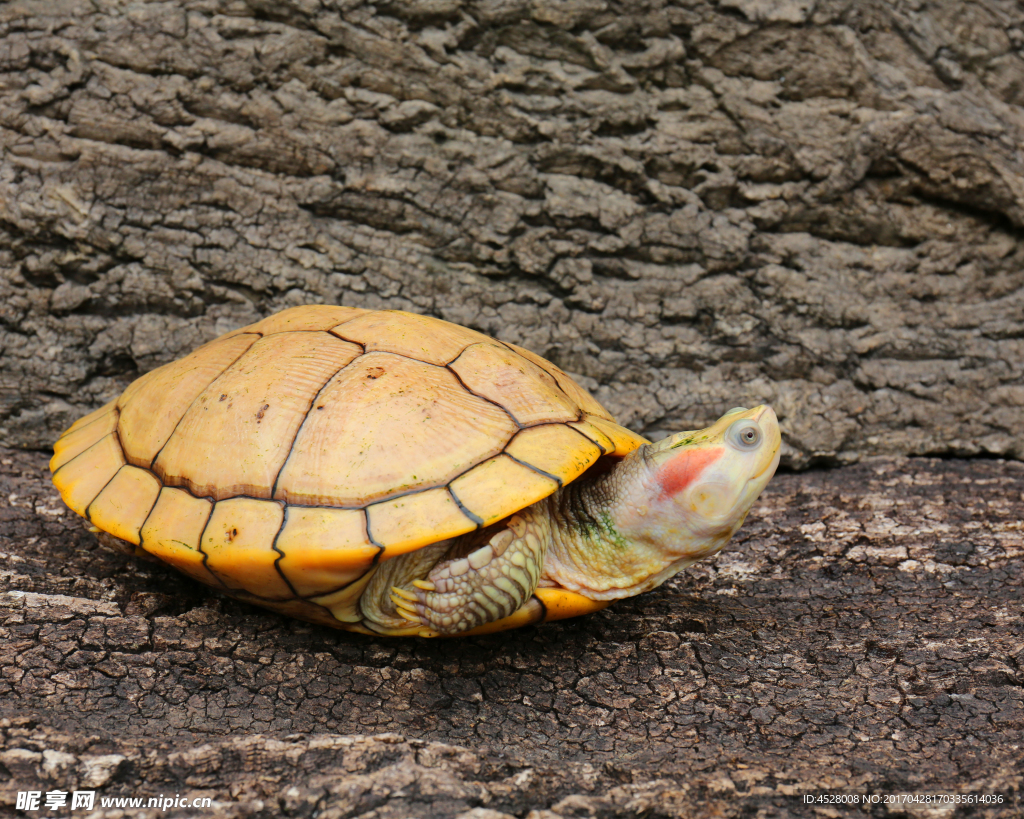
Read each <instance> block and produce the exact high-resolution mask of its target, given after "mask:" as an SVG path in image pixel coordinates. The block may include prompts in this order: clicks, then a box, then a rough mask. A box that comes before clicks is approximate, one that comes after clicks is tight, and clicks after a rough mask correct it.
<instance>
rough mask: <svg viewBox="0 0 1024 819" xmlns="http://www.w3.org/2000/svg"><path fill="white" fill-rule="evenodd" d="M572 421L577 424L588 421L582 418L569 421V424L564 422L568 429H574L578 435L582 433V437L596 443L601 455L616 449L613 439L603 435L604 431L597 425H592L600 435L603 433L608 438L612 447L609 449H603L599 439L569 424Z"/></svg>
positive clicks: (587, 422)
mask: <svg viewBox="0 0 1024 819" xmlns="http://www.w3.org/2000/svg"><path fill="white" fill-rule="evenodd" d="M572 423H577V424H581V423H586V424H589V423H590V422H589V421H587V420H586V419H584V420H583V421H575V422H572V421H570V422H569V424H566V426H567V427H569V429H575V430H576V432H578V433H579V434H580V435H582V436H583V437H584V438H586V439H587V440H588V441H590V443H592V444H596V445H597V448H598V449H600V450H601V454H602V455H610V454H611V453H612V452H614V451H615V450H616V449H617V447H616V446H615V441H612V439H611V438H609V437H608V436H607V435H604V433H603V432H601V430H600V429H598V427H594V429H596V430H597V431H598V432H600V433H601V434H602V435H604V437H605V438H608V440H609V441H611V444H612V449H610V450H608V449H605V448H604V444H602V443H601V442H600V441H595V440H594V439H593V438H591V437H590V436H589V435H587V433H585V432H583V431H582V430H579V429H576V427H574V426H571V424H572Z"/></svg>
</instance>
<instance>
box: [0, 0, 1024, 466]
mask: <svg viewBox="0 0 1024 819" xmlns="http://www.w3.org/2000/svg"><path fill="white" fill-rule="evenodd" d="M0 26H2V33H3V35H2V40H0V72H2V74H0V82H2V83H3V88H4V93H3V97H2V100H0V127H2V129H3V130H2V132H0V139H2V142H3V147H4V156H3V164H2V166H0V231H2V232H0V266H2V269H3V270H4V276H3V278H2V280H0V299H2V313H0V320H2V336H0V345H2V349H3V359H4V363H3V369H2V377H3V383H2V385H0V390H2V392H0V425H2V426H0V436H2V437H3V439H4V440H5V441H7V442H8V443H9V444H10V445H14V446H25V447H35V448H46V447H47V446H49V444H50V442H51V441H52V439H53V437H54V436H55V435H56V434H58V433H59V432H60V430H61V429H63V428H64V427H65V426H66V425H67V424H68V423H69V421H70V420H72V419H73V418H74V417H75V416H76V415H78V414H80V413H82V412H84V411H85V410H87V409H89V408H91V407H94V406H96V405H98V404H100V403H101V402H103V401H105V400H107V399H109V398H111V397H113V396H114V395H116V394H117V393H118V392H119V391H120V390H121V389H122V388H123V387H124V385H125V383H126V382H127V381H129V380H130V379H131V378H132V377H134V376H136V375H138V374H139V373H141V372H144V371H146V370H149V369H151V368H152V367H153V366H154V365H157V364H160V363H163V362H165V361H167V360H170V359H172V358H176V357H178V356H180V355H182V354H183V353H185V352H188V351H189V350H191V349H192V348H193V347H195V346H196V345H197V344H198V343H200V342H202V341H205V340H208V339H209V338H211V337H212V336H214V335H216V334H218V333H220V332H222V331H225V330H227V329H231V328H233V327H235V326H238V325H239V324H242V323H245V322H249V321H251V320H253V319H255V318H257V317H258V316H262V315H264V314H266V313H268V312H272V311H273V310H275V309H278V308H281V307H284V306H288V305H291V304H295V303H300V302H309V301H325V302H336V303H345V304H351V305H355V306H360V307H398V308H405V309H409V310H414V311H418V312H427V313H431V314H433V315H438V316H440V317H442V318H446V319H451V320H453V321H456V322H459V323H461V324H466V325H469V326H471V327H474V328H476V329H480V330H483V331H485V332H487V333H490V334H493V335H497V336H499V337H501V338H503V339H506V340H509V341H513V342H515V343H519V344H522V345H524V346H526V347H528V348H530V349H532V350H534V351H536V352H538V353H540V354H542V355H545V356H547V357H549V358H550V359H552V360H553V361H554V362H555V363H556V364H558V365H560V366H562V367H563V368H565V369H567V370H569V371H570V372H572V373H575V374H578V375H579V376H581V379H582V381H583V383H584V384H585V385H586V386H588V387H591V388H593V389H594V391H595V392H596V394H597V396H598V398H599V399H600V400H601V401H603V402H604V403H606V404H607V406H608V407H609V408H610V409H611V410H612V411H613V412H614V413H615V414H616V417H618V418H620V420H622V421H623V422H624V423H626V424H628V425H629V426H631V427H633V428H635V429H637V430H638V431H644V432H646V433H648V434H655V435H656V434H658V433H661V432H666V431H669V430H672V429H692V428H696V427H699V426H701V425H704V424H706V423H707V422H709V421H710V420H712V419H713V418H715V417H717V416H718V415H719V414H720V413H721V412H722V411H724V410H725V409H728V408H729V407H732V406H735V405H737V404H750V403H751V402H755V401H759V400H768V401H771V403H772V404H773V405H774V406H775V407H776V409H777V410H778V411H779V414H780V418H781V420H782V422H783V424H784V426H785V429H786V441H787V451H786V463H788V464H790V465H793V466H798V467H799V466H805V465H807V464H809V463H812V462H814V461H815V460H817V461H820V462H825V463H834V462H848V461H852V460H856V459H857V458H859V457H861V456H863V455H879V454H957V455H972V454H985V453H989V454H998V455H1005V456H1010V457H1016V458H1020V457H1024V443H1022V441H1024V436H1022V432H1021V424H1020V418H1021V416H1022V413H1024V377H1022V368H1024V286H1022V285H1024V272H1022V264H1021V260H1022V256H1024V249H1022V248H1021V246H1020V243H1019V242H1018V237H1019V229H1020V227H1021V225H1022V224H1024V159H1022V157H1021V155H1020V152H1019V147H1020V145H1021V144H1024V113H1022V109H1021V103H1022V102H1024V60H1022V57H1021V53H1020V51H1019V49H1020V48H1021V46H1022V45H1024V12H1022V11H1021V10H1020V9H1019V8H1017V7H1016V6H1015V5H1014V4H1012V3H999V2H995V0H992V2H987V3H954V4H950V3H933V4H928V3H921V2H897V3H889V2H856V3H854V2H838V1H834V2H817V3H812V2H809V0H780V2H770V3H769V2H761V0H728V1H727V2H721V3H718V4H714V3H705V2H680V3H677V4H670V3H667V2H664V1H663V0H649V1H645V2H640V0H637V2H632V3H621V4H619V3H612V2H607V0H563V1H562V2H556V3H549V2H541V0H537V2H530V1H529V0H508V1H506V0H503V1H502V2H464V0H410V1H409V2H404V1H403V0H396V2H391V3H383V4H378V5H370V4H365V3H360V2H340V3H319V2H313V0H275V2H263V0H223V1H222V2H218V0H195V1H194V2H188V1H186V0H174V1H173V2H140V3H134V4H132V5H131V6H123V5H121V4H120V3H114V2H110V3H106V2H85V0H40V2H33V1H32V0H25V1H24V2H11V3H6V4H4V5H3V6H2V7H0Z"/></svg>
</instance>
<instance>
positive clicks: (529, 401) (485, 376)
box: [449, 342, 580, 427]
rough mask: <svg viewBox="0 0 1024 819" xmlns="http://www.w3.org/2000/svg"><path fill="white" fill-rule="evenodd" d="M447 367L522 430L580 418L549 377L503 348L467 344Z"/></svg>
mask: <svg viewBox="0 0 1024 819" xmlns="http://www.w3.org/2000/svg"><path fill="white" fill-rule="evenodd" d="M449 367H450V369H452V370H454V371H455V373H456V374H457V375H458V376H459V378H460V379H461V380H462V383H463V384H465V385H466V386H467V387H468V388H469V389H470V390H471V391H472V392H473V393H475V394H476V395H479V396H482V397H484V398H486V399H488V400H489V401H493V402H494V403H495V404H500V405H501V406H503V407H504V408H505V409H506V410H508V412H509V413H510V414H511V415H512V417H513V418H515V419H516V421H517V422H519V424H520V425H522V426H524V427H527V426H531V425H533V424H544V423H552V422H556V421H562V422H565V421H576V420H578V419H579V417H580V408H579V406H577V405H576V404H575V403H574V402H573V401H572V400H570V398H569V397H568V396H567V395H566V394H565V392H564V391H562V390H561V389H560V388H559V387H558V384H557V383H556V382H555V379H554V378H553V377H552V376H551V374H550V373H548V372H547V371H546V370H544V369H542V368H541V367H538V366H537V365H536V364H534V363H533V362H531V361H528V360H527V359H525V358H523V357H522V356H521V355H519V354H518V353H516V352H514V351H513V350H510V349H508V348H507V347H505V346H503V345H500V344H495V343H494V342H489V343H477V344H471V345H469V346H468V347H467V348H466V349H465V350H463V351H462V353H461V354H460V355H459V357H458V358H457V359H455V361H453V362H452V363H451V364H450V365H449Z"/></svg>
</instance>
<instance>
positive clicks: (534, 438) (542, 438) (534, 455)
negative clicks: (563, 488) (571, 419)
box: [505, 424, 601, 485]
mask: <svg viewBox="0 0 1024 819" xmlns="http://www.w3.org/2000/svg"><path fill="white" fill-rule="evenodd" d="M505 452H506V453H508V454H509V455H511V456H512V457H513V458H515V459H516V460H518V461H522V462H523V463H527V464H530V466H533V467H536V468H537V469H540V470H543V471H544V472H547V473H548V474H550V475H554V476H555V477H556V478H558V479H559V480H560V481H561V482H562V484H563V485H564V484H567V483H571V482H572V481H574V480H576V478H578V477H579V476H580V475H582V474H583V473H584V472H586V471H587V470H588V469H589V468H590V467H591V466H593V465H594V463H595V462H596V461H597V459H598V458H600V457H601V448H600V447H599V446H598V445H597V444H596V443H594V442H593V441H591V440H590V439H589V438H587V437H586V436H585V435H584V434H583V433H582V432H578V431H575V430H574V429H573V428H571V427H568V426H566V425H564V424H544V425H543V426H539V427H532V428H530V429H524V430H521V431H520V432H519V433H518V434H517V435H516V437H515V438H513V439H512V440H511V441H510V442H509V445H508V446H507V447H505Z"/></svg>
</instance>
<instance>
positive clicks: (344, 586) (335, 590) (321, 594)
mask: <svg viewBox="0 0 1024 819" xmlns="http://www.w3.org/2000/svg"><path fill="white" fill-rule="evenodd" d="M377 554H378V555H379V554H380V552H377ZM374 559H376V558H374ZM376 568H377V567H376V566H375V565H373V564H372V563H371V564H370V565H369V566H367V567H366V571H365V572H363V573H362V574H361V575H359V576H358V577H356V578H355V579H354V580H349V581H348V583H342V584H341V585H340V586H338V587H336V588H333V589H328V590H327V591H321V592H315V593H314V594H305V595H299V597H298V599H299V600H308V601H309V602H310V603H315V605H318V606H320V605H321V604H320V603H316V601H314V600H313V598H314V597H326V596H327V595H329V594H337V593H338V592H340V591H345V589H347V588H348V587H349V586H351V585H353V584H354V583H358V582H359V581H360V580H362V579H363V578H364V577H366V575H367V574H368V573H369V572H372V571H373V570H374V569H376ZM360 596H362V595H360ZM322 608H324V609H326V610H327V611H330V609H328V608H327V607H326V606H322ZM331 616H332V617H334V615H333V614H332V615H331ZM334 619H335V620H338V618H337V617H334ZM338 622H339V623H345V622H347V621H346V620H338Z"/></svg>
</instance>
